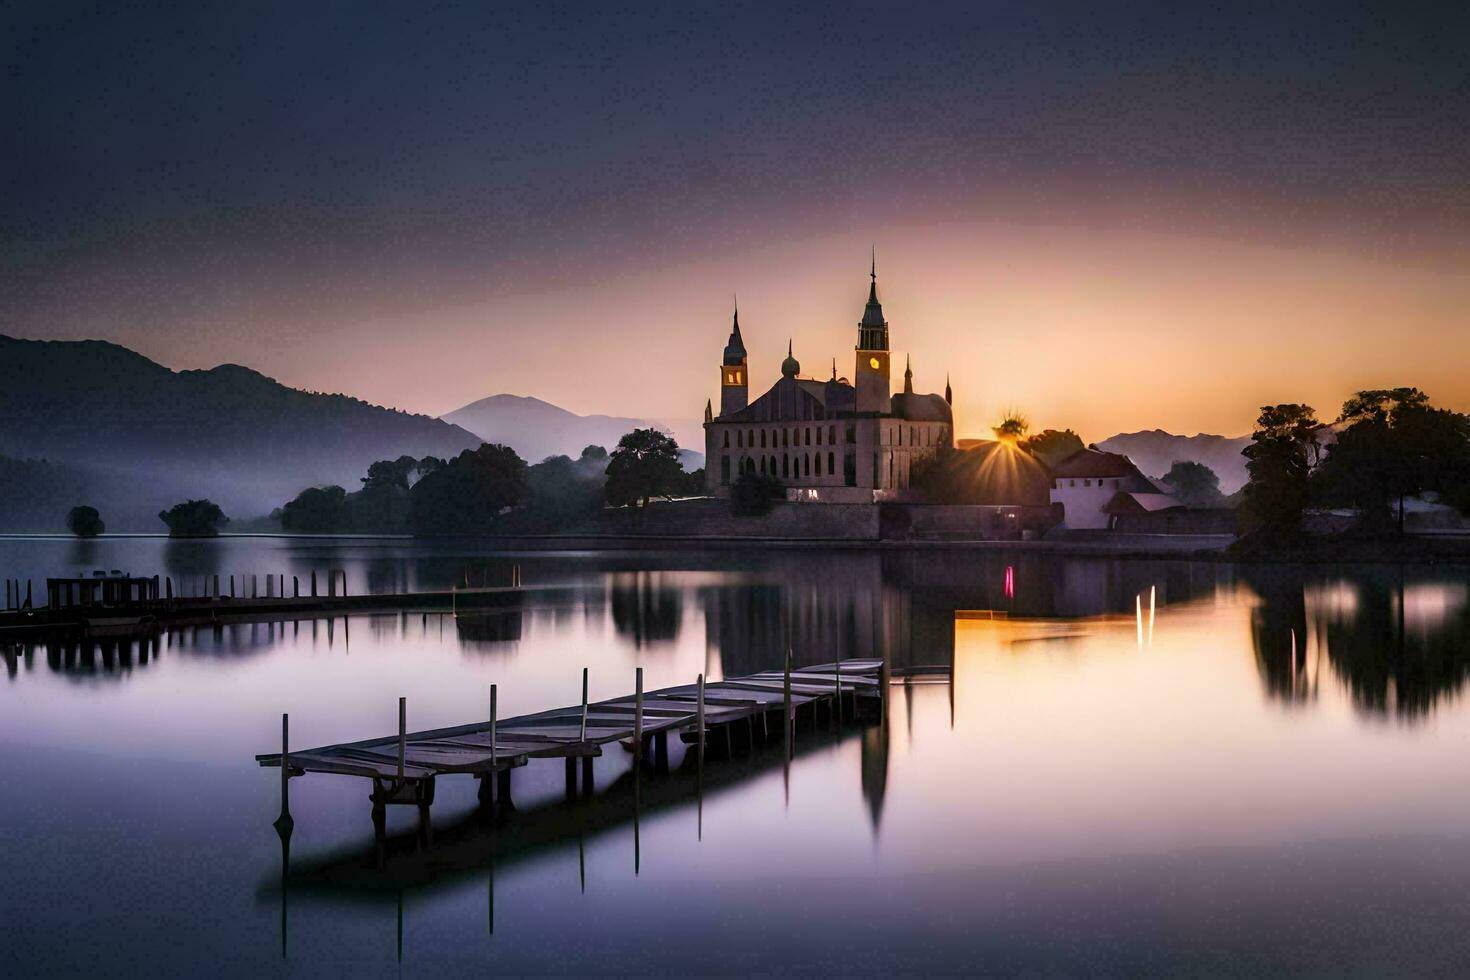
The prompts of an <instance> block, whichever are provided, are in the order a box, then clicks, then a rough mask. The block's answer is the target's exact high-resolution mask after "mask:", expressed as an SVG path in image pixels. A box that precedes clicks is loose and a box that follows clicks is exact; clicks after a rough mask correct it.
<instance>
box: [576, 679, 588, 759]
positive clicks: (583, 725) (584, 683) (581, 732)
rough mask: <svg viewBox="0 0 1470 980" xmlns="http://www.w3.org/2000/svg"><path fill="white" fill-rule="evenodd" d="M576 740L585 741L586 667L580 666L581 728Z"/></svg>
mask: <svg viewBox="0 0 1470 980" xmlns="http://www.w3.org/2000/svg"><path fill="white" fill-rule="evenodd" d="M577 741H579V742H585V741H587V668H586V667H583V668H582V728H581V730H580V731H579V732H578V733H577Z"/></svg>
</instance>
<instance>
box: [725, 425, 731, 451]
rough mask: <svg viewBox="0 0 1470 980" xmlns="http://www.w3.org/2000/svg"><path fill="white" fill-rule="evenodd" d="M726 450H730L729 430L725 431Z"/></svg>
mask: <svg viewBox="0 0 1470 980" xmlns="http://www.w3.org/2000/svg"><path fill="white" fill-rule="evenodd" d="M725 448H726V449H729V448H730V432H729V430H728V429H727V430H726V431H725Z"/></svg>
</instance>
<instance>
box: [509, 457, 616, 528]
mask: <svg viewBox="0 0 1470 980" xmlns="http://www.w3.org/2000/svg"><path fill="white" fill-rule="evenodd" d="M606 455H607V454H606V453H603V456H604V458H605V457H606ZM586 458H587V454H586V453H585V452H584V453H583V454H582V459H581V460H575V461H574V460H572V459H571V458H570V457H567V456H548V457H547V458H546V459H543V460H542V461H541V462H539V463H537V464H536V465H535V466H532V467H530V469H529V470H527V474H526V475H527V486H528V490H529V501H528V504H527V509H528V510H529V511H530V512H531V515H532V517H534V518H535V519H536V521H537V523H539V524H541V525H543V526H545V527H549V528H565V527H571V526H574V525H577V524H580V523H583V522H584V521H587V520H589V519H591V518H592V516H593V515H595V514H596V513H597V512H598V511H600V510H601V509H602V502H603V493H604V490H603V482H604V480H603V475H602V466H601V465H600V464H599V463H598V462H597V461H595V460H594V461H593V462H592V463H591V465H587V464H586V463H584V462H583V460H585V459H586Z"/></svg>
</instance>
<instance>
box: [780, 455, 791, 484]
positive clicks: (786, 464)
mask: <svg viewBox="0 0 1470 980" xmlns="http://www.w3.org/2000/svg"><path fill="white" fill-rule="evenodd" d="M790 475H791V457H790V456H787V455H786V454H785V453H782V454H781V476H782V477H783V478H785V477H788V476H790Z"/></svg>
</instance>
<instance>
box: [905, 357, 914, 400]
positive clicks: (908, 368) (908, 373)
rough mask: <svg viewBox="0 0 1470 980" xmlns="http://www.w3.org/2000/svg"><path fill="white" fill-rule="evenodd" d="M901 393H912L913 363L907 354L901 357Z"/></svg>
mask: <svg viewBox="0 0 1470 980" xmlns="http://www.w3.org/2000/svg"><path fill="white" fill-rule="evenodd" d="M903 393H904V394H905V395H912V394H913V393H914V368H913V362H912V361H911V360H910V359H909V356H908V355H907V354H905V355H904V357H903Z"/></svg>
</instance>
